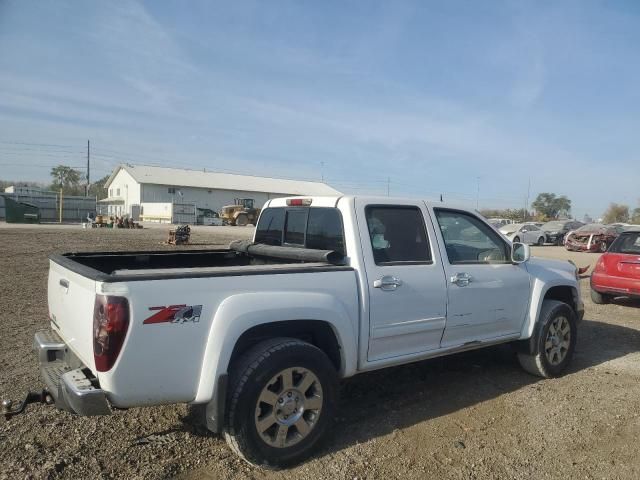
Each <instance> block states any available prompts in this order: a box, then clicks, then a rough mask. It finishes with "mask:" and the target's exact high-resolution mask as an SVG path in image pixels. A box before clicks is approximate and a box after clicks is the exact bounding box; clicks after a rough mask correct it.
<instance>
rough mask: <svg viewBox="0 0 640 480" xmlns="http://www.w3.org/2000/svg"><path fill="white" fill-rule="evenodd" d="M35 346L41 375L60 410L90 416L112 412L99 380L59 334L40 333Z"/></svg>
mask: <svg viewBox="0 0 640 480" xmlns="http://www.w3.org/2000/svg"><path fill="white" fill-rule="evenodd" d="M33 347H34V349H35V350H36V352H37V355H38V361H39V362H40V374H41V375H42V378H43V380H44V382H45V383H46V385H47V389H48V391H49V393H50V394H51V396H52V397H53V399H54V400H55V405H56V407H58V408H61V409H63V410H67V411H69V412H73V413H77V414H78V415H87V416H92V415H108V414H110V413H111V408H110V407H109V403H108V401H107V396H106V395H105V393H104V391H103V390H102V389H100V386H99V384H98V380H97V379H96V378H95V377H93V375H92V374H91V371H90V370H89V369H88V368H86V367H85V366H84V365H82V362H80V360H78V358H77V357H76V356H75V355H74V354H73V352H71V350H69V348H68V347H67V345H66V344H65V343H64V341H63V340H62V339H61V338H60V336H59V335H58V334H57V333H55V332H53V331H51V330H48V331H40V332H37V333H36V334H35V336H34V338H33Z"/></svg>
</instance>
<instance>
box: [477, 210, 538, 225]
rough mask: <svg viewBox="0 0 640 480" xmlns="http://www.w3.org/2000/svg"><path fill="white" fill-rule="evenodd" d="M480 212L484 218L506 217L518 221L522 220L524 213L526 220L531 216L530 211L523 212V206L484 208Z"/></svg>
mask: <svg viewBox="0 0 640 480" xmlns="http://www.w3.org/2000/svg"><path fill="white" fill-rule="evenodd" d="M480 213H481V214H482V216H483V217H485V218H508V219H510V220H516V221H519V222H521V221H523V219H524V218H525V213H526V217H527V219H528V220H531V218H532V215H531V213H530V212H525V209H524V208H505V209H484V210H480Z"/></svg>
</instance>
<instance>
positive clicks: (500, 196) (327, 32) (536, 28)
mask: <svg viewBox="0 0 640 480" xmlns="http://www.w3.org/2000/svg"><path fill="white" fill-rule="evenodd" d="M639 17H640V3H637V2H622V1H620V2H596V1H588V0H584V1H573V2H572V1H569V0H566V1H562V2H556V1H548V2H545V1H536V2H525V1H506V2H501V1H492V2H475V1H466V2H458V1H446V2H431V1H415V2H408V1H407V2H402V1H397V2H388V1H380V2H375V1H364V0H362V1H335V2H334V1H323V2H313V1H293V2H286V1H281V0H278V1H274V2H264V1H262V2H252V1H238V2H209V1H203V2H198V1H192V2H181V1H175V2H133V1H132V2H128V1H118V2H85V1H77V2H67V1H62V0H61V1H56V2H31V1H29V0H0V178H2V179H33V180H46V179H47V178H48V170H49V166H50V165H55V164H57V163H66V164H72V165H82V164H83V161H84V160H83V155H84V153H83V152H84V150H85V149H86V140H87V139H91V143H92V160H93V161H94V169H95V170H94V174H95V175H100V176H102V175H104V174H106V173H108V172H109V171H110V169H111V168H113V166H114V165H115V164H116V163H118V162H121V161H122V162H129V163H148V164H151V163H152V164H162V165H172V166H183V167H192V168H196V169H200V168H203V167H206V168H208V169H212V170H216V169H218V170H222V171H235V172H243V173H254V174H258V175H273V176H284V177H289V178H304V179H320V178H321V177H322V176H324V178H325V179H326V180H327V182H328V183H330V184H331V185H333V186H335V187H336V188H338V189H340V190H342V191H344V192H348V193H373V194H375V193H385V194H386V189H387V182H389V185H390V190H391V194H392V195H406V196H422V197H426V198H436V197H437V196H438V195H439V193H441V192H442V193H444V196H445V199H446V200H449V201H452V202H456V203H463V204H468V205H472V206H475V202H476V195H477V188H478V183H479V186H480V193H479V204H480V207H481V208H482V207H509V206H512V207H521V206H522V205H523V204H524V202H525V197H526V190H527V183H528V180H529V178H531V191H532V197H534V196H535V194H537V193H538V192H541V191H551V192H555V193H558V194H566V195H568V196H569V197H570V198H571V199H572V201H573V205H574V214H576V216H578V217H581V216H582V215H584V213H589V214H591V215H592V216H597V215H599V214H600V213H601V212H602V211H603V210H604V209H605V208H606V206H607V205H608V203H609V202H623V203H627V204H630V205H632V206H637V204H638V201H639V198H640V159H639V155H638V152H639V151H640V148H639V147H640V134H639V132H640V128H639V127H640V115H638V112H640V61H639V54H640V28H638V25H640V23H639V21H640V18H639Z"/></svg>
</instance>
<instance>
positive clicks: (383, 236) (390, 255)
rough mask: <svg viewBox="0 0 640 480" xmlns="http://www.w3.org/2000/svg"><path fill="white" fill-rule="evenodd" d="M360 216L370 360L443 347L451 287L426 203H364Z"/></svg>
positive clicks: (368, 355)
mask: <svg viewBox="0 0 640 480" xmlns="http://www.w3.org/2000/svg"><path fill="white" fill-rule="evenodd" d="M356 211H357V215H358V228H359V229H360V238H362V250H363V255H364V264H365V272H366V279H367V283H368V294H369V302H368V315H369V350H368V353H367V360H368V361H376V360H382V359H385V358H391V357H398V356H402V355H409V354H414V353H419V352H425V351H429V350H435V349H437V348H439V346H440V339H441V337H442V333H443V331H444V327H445V317H446V298H447V292H446V282H445V277H444V270H443V266H442V263H441V262H440V259H439V258H438V257H437V255H434V249H433V245H434V243H435V236H434V235H435V232H434V229H433V225H432V223H431V221H430V220H429V219H428V217H426V216H428V212H427V210H426V208H425V206H424V203H421V202H418V201H416V202H415V203H411V202H408V203H407V204H406V205H396V204H392V203H388V204H385V203H384V202H376V204H366V203H364V202H363V203H358V204H357V205H356ZM436 251H437V250H436Z"/></svg>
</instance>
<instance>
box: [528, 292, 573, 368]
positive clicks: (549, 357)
mask: <svg viewBox="0 0 640 480" xmlns="http://www.w3.org/2000/svg"><path fill="white" fill-rule="evenodd" d="M538 322H539V333H538V337H537V338H536V339H535V345H534V346H533V352H532V353H518V360H519V361H520V365H521V366H522V368H523V369H524V370H525V371H527V372H528V373H530V374H532V375H536V376H538V377H543V378H552V377H558V376H560V375H561V374H562V373H563V372H564V370H565V369H566V368H567V367H568V366H569V364H570V363H571V359H572V358H573V353H574V351H575V348H576V341H577V336H578V329H577V326H576V314H575V312H574V311H573V309H572V308H571V307H570V306H569V305H567V304H566V303H563V302H559V301H557V300H545V301H544V302H543V303H542V309H541V310H540V317H539V319H538Z"/></svg>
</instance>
